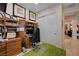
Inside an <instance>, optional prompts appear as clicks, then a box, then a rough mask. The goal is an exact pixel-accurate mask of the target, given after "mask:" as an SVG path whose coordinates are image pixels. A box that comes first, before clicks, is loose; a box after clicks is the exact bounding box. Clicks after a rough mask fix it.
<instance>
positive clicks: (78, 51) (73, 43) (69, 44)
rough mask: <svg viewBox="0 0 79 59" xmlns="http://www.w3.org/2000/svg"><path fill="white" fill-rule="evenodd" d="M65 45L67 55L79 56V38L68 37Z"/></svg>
mask: <svg viewBox="0 0 79 59" xmlns="http://www.w3.org/2000/svg"><path fill="white" fill-rule="evenodd" d="M64 46H65V49H66V55H67V56H79V40H78V39H72V38H69V37H66V38H65V39H64Z"/></svg>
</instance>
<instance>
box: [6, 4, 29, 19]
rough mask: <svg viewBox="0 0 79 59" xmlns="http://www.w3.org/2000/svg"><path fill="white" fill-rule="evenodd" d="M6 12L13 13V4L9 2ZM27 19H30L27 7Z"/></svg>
mask: <svg viewBox="0 0 79 59" xmlns="http://www.w3.org/2000/svg"><path fill="white" fill-rule="evenodd" d="M6 13H8V14H10V15H13V4H12V3H8V4H7V8H6ZM26 20H29V10H28V9H27V8H26Z"/></svg>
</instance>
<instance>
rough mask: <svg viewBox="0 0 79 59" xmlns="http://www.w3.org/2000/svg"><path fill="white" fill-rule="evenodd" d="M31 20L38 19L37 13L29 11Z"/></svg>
mask: <svg viewBox="0 0 79 59" xmlns="http://www.w3.org/2000/svg"><path fill="white" fill-rule="evenodd" d="M29 20H32V21H36V13H34V12H32V11H29Z"/></svg>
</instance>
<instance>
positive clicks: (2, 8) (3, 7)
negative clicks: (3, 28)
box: [0, 3, 7, 12]
mask: <svg viewBox="0 0 79 59" xmlns="http://www.w3.org/2000/svg"><path fill="white" fill-rule="evenodd" d="M6 7H7V3H0V10H1V11H3V12H6Z"/></svg>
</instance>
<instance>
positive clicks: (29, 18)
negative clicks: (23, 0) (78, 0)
mask: <svg viewBox="0 0 79 59" xmlns="http://www.w3.org/2000/svg"><path fill="white" fill-rule="evenodd" d="M69 6H71V7H69ZM78 6H79V4H76V3H0V56H78V55H79V52H78V49H79V48H78V39H79V35H77V39H76V42H75V41H74V42H75V43H77V44H75V43H72V42H71V41H72V40H74V37H76V36H75V35H74V33H75V32H74V30H75V31H76V29H75V28H74V27H73V26H74V25H75V24H77V27H78V28H77V31H79V26H78V19H77V23H75V21H73V24H72V25H73V26H72V28H73V29H74V30H72V32H74V33H72V34H73V35H72V38H73V39H72V40H71V41H70V39H64V38H65V36H67V35H68V34H67V35H66V32H65V29H64V27H65V26H64V25H65V23H66V19H65V17H66V16H67V15H73V13H74V12H73V11H72V14H71V12H70V10H71V9H72V8H73V10H74V11H76V12H75V13H77V12H78V11H79V8H78ZM68 7H69V8H70V9H69V8H68ZM75 7H76V8H75ZM66 9H67V10H66ZM75 9H77V10H75ZM78 15H79V14H78V13H77V15H76V17H78ZM66 38H68V37H66ZM71 43H72V45H73V48H72V46H71ZM68 44H69V45H68ZM65 45H66V46H65ZM69 46H70V47H69ZM74 46H76V48H77V50H76V49H74V48H75V47H74ZM70 49H71V50H72V51H73V53H71V50H70Z"/></svg>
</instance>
